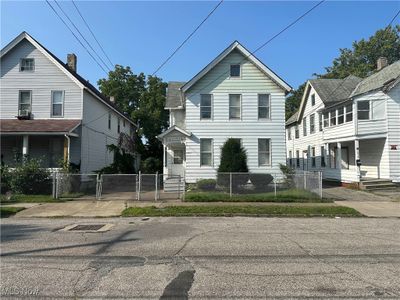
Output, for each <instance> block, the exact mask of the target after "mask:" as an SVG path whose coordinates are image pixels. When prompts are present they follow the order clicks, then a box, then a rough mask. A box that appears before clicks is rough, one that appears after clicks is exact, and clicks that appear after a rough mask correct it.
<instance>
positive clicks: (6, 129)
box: [0, 119, 81, 133]
mask: <svg viewBox="0 0 400 300" xmlns="http://www.w3.org/2000/svg"><path fill="white" fill-rule="evenodd" d="M80 123H81V120H16V119H9V120H8V119H6V120H4V119H3V120H1V121H0V131H1V132H3V133H17V132H32V133H33V132H36V133H38V132H46V133H48V132H57V133H69V132H70V131H71V130H73V129H74V128H75V127H77V126H78V125H79V124H80Z"/></svg>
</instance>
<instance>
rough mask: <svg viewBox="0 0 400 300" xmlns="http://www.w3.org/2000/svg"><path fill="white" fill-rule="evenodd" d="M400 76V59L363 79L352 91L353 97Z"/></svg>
mask: <svg viewBox="0 0 400 300" xmlns="http://www.w3.org/2000/svg"><path fill="white" fill-rule="evenodd" d="M399 77H400V60H398V61H396V62H394V63H392V64H391V65H388V66H386V67H384V68H383V69H382V70H380V71H379V72H377V73H375V74H372V75H370V76H368V77H366V78H365V79H363V80H362V81H361V82H360V83H359V85H358V86H357V87H356V88H355V89H354V91H353V92H352V93H351V95H350V96H351V97H354V96H358V95H361V94H365V93H367V92H370V91H373V90H377V89H380V88H382V87H384V86H385V85H387V84H390V83H391V82H392V81H395V80H396V79H398V78H399Z"/></svg>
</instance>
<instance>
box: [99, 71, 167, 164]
mask: <svg viewBox="0 0 400 300" xmlns="http://www.w3.org/2000/svg"><path fill="white" fill-rule="evenodd" d="M98 85H99V88H100V91H101V92H102V93H103V94H104V95H106V96H108V97H111V96H113V97H114V99H115V104H116V105H117V107H118V108H120V109H121V110H122V111H124V112H125V113H127V114H128V115H129V116H130V117H131V118H132V120H133V121H134V122H135V123H137V124H139V130H138V132H137V137H136V139H135V140H136V143H137V144H139V145H138V147H137V151H138V152H139V153H140V154H141V157H142V159H143V160H144V159H146V158H148V157H154V158H156V159H159V160H160V161H161V159H162V154H163V148H162V144H161V142H160V141H159V140H158V139H157V138H156V136H157V135H158V134H160V133H161V132H163V131H164V130H165V129H166V128H167V127H168V112H167V111H166V110H165V109H164V106H165V93H166V86H167V84H166V83H165V82H163V81H162V80H161V79H160V78H158V77H156V76H147V77H146V76H145V75H144V74H143V73H140V74H138V75H136V74H134V73H133V71H132V70H131V68H130V67H128V66H127V67H124V66H121V65H116V67H115V70H113V71H111V72H109V74H108V78H103V79H100V80H99V81H98ZM142 142H144V143H145V145H143V146H142V145H141V143H142ZM160 171H161V170H160Z"/></svg>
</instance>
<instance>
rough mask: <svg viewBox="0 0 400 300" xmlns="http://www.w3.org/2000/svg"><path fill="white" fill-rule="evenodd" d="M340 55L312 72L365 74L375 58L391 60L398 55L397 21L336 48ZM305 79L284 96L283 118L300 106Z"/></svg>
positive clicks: (371, 69) (399, 33) (332, 75)
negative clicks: (395, 24)
mask: <svg viewBox="0 0 400 300" xmlns="http://www.w3.org/2000/svg"><path fill="white" fill-rule="evenodd" d="M339 51H340V55H339V56H338V57H337V58H335V59H334V60H333V62H332V65H331V66H329V67H325V71H326V73H324V74H313V75H315V76H317V77H318V78H328V79H329V78H339V79H341V78H345V77H347V76H349V75H355V76H358V77H361V78H363V77H366V76H368V75H371V74H372V73H373V72H375V71H376V61H377V59H378V58H379V57H386V58H387V59H388V63H389V64H391V63H393V62H395V61H397V60H399V59H400V25H397V26H392V27H386V28H384V29H380V30H378V31H377V32H375V34H374V35H373V36H371V37H370V38H368V39H361V40H360V41H355V42H353V44H352V48H351V49H349V48H342V49H339ZM304 88H305V83H303V84H302V85H300V86H299V88H298V89H297V90H295V91H293V92H292V93H291V94H290V95H289V96H288V97H287V99H286V119H288V118H289V117H290V116H291V115H293V113H295V112H296V110H297V109H298V107H299V106H300V102H301V97H302V95H303V92H304Z"/></svg>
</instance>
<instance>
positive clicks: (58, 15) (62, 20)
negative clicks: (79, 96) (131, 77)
mask: <svg viewBox="0 0 400 300" xmlns="http://www.w3.org/2000/svg"><path fill="white" fill-rule="evenodd" d="M46 3H47V4H48V5H49V6H50V8H51V9H52V10H53V12H54V13H55V14H56V15H57V17H58V18H59V19H60V20H61V22H63V23H64V25H65V26H66V27H67V28H68V30H69V31H70V32H71V33H72V35H73V36H74V37H75V39H76V40H77V41H78V42H79V44H81V46H82V47H83V48H84V49H85V50H86V52H87V53H88V54H89V55H90V57H91V58H92V59H93V60H94V61H95V62H96V63H97V65H98V66H99V67H100V68H101V69H102V70H103V71H104V73H106V74H107V75H108V73H107V71H106V70H105V69H104V68H103V66H102V65H101V64H100V63H99V62H98V61H97V59H96V58H95V57H94V56H93V55H92V53H90V51H89V50H88V49H87V48H86V46H85V45H84V44H83V43H82V42H81V40H80V39H79V38H78V37H77V36H76V34H75V33H74V32H73V30H72V29H71V28H70V27H69V26H68V24H67V23H66V22H65V21H64V19H63V18H62V17H61V16H60V14H59V13H58V12H57V11H56V10H55V9H54V7H53V6H52V5H51V4H50V2H49V1H48V0H46Z"/></svg>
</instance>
